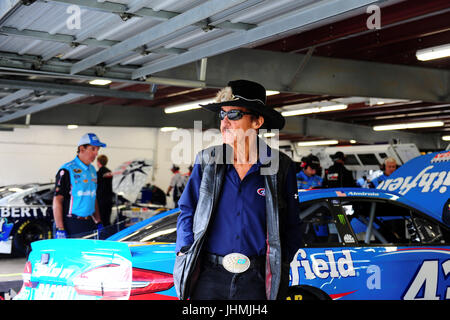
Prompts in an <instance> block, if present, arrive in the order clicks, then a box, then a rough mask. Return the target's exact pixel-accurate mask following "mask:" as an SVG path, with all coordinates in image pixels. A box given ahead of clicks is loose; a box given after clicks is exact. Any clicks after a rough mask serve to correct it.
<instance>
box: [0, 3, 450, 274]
mask: <svg viewBox="0 0 450 320" xmlns="http://www.w3.org/2000/svg"><path fill="white" fill-rule="evenodd" d="M449 21H450V3H449V1H448V0H430V1H421V0H403V1H402V0H383V1H373V0H331V1H314V0H276V1H275V0H246V1H244V0H229V1H223V0H211V1H204V0H177V1H173V0H106V1H105V0H93V1H89V0H2V1H1V2H0V145H1V151H0V166H2V167H3V168H7V170H2V171H3V172H2V174H1V175H0V185H8V184H15V183H30V182H49V181H54V175H55V173H56V170H57V169H58V167H59V166H60V165H61V164H62V163H64V162H66V161H69V160H70V159H72V158H73V156H74V155H75V151H76V148H75V145H76V143H77V142H78V139H79V138H80V137H81V136H82V135H83V134H84V133H86V132H95V133H97V134H98V136H99V137H100V139H101V140H102V141H105V142H106V143H107V144H108V148H106V149H104V150H102V151H101V153H104V154H106V155H108V157H109V158H110V165H109V167H111V169H113V168H115V167H116V166H117V165H119V164H120V163H122V162H123V161H126V160H130V159H132V158H136V157H146V158H150V159H152V160H153V162H154V171H153V172H152V178H151V181H152V183H156V184H157V185H158V186H160V187H161V188H162V189H163V190H165V189H167V186H168V184H169V181H170V171H169V169H170V167H171V166H172V161H171V159H172V158H171V155H172V154H171V152H172V150H173V148H174V146H176V145H177V141H173V139H172V138H173V137H172V133H173V132H174V131H170V130H171V129H173V128H178V129H185V130H193V128H194V121H201V124H202V126H201V130H203V131H205V130H208V129H214V128H217V127H218V125H219V121H218V119H217V117H216V116H215V115H212V114H211V113H209V112H206V111H204V110H202V109H200V108H199V107H198V103H199V102H204V101H207V100H211V99H213V98H214V97H215V95H216V93H217V91H218V89H219V88H222V87H224V86H226V85H227V83H228V81H230V80H233V79H249V80H253V81H257V82H259V83H261V84H263V85H264V86H265V87H266V89H268V90H271V91H273V92H272V93H273V94H272V95H270V96H269V95H268V98H267V104H268V105H269V106H271V107H273V108H276V109H277V110H278V111H280V112H285V115H286V126H285V128H284V129H283V130H282V131H280V132H279V135H278V136H276V138H278V139H279V141H280V143H281V144H284V145H296V144H297V143H299V142H313V141H316V142H317V141H323V140H330V139H333V140H335V141H336V142H335V144H334V145H333V146H335V147H342V148H343V150H345V149H344V148H345V147H348V146H370V145H378V144H394V143H411V144H415V145H416V146H417V148H418V149H419V150H420V151H421V152H423V153H426V152H433V151H438V150H445V149H446V148H447V149H448V145H449V142H448V141H450V58H448V57H447V58H440V59H433V60H426V61H422V60H419V59H418V56H417V53H418V51H419V52H421V51H426V50H427V49H429V48H435V47H444V49H445V48H447V51H449V50H450V49H449V46H450V25H449V23H448V22H449ZM93 81H96V82H93ZM102 81H103V82H102ZM186 105H193V106H192V107H191V109H190V110H187V111H184V112H174V113H170V109H166V108H171V107H172V108H173V107H180V106H186ZM333 107H335V108H333ZM172 110H173V109H172ZM291 115H292V116H291ZM417 123H419V125H417ZM424 123H426V124H425V125H426V127H420V124H424ZM394 124H395V125H397V124H401V125H408V124H409V125H410V128H407V129H405V130H380V131H379V130H374V127H379V126H385V125H394ZM189 132H192V131H189ZM200 147H201V146H200ZM194 154H195V153H194V152H192V154H191V159H192V160H193V158H192V157H193V155H194ZM192 160H190V161H192ZM189 164H190V162H189V161H186V162H185V163H181V164H180V166H181V168H182V171H186V169H187V167H188V165H189ZM18 268H19V271H18V272H20V271H21V270H22V269H23V261H22V260H20V262H19V267H18ZM5 270H6V269H5ZM6 271H8V272H15V271H14V270H12V269H11V270H9V269H8V270H6ZM17 278H20V276H17Z"/></svg>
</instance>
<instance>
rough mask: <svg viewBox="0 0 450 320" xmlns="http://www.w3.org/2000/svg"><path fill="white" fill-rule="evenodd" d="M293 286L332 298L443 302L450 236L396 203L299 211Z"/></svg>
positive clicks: (331, 204)
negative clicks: (300, 239)
mask: <svg viewBox="0 0 450 320" xmlns="http://www.w3.org/2000/svg"><path fill="white" fill-rule="evenodd" d="M300 215H301V219H302V221H303V224H302V233H303V234H304V239H303V242H304V243H303V245H302V247H301V248H299V250H298V252H297V254H296V256H295V258H294V260H293V261H292V263H291V285H292V286H305V285H306V286H311V287H314V288H317V289H319V290H321V291H323V292H325V293H326V294H327V295H328V296H330V297H331V298H333V299H349V300H356V299H364V300H372V299H389V300H390V299H446V298H447V299H448V298H449V296H448V293H447V287H449V279H450V277H448V276H449V275H450V270H449V269H450V268H449V254H450V247H449V246H448V244H449V233H448V230H447V229H445V228H444V227H443V226H441V225H439V224H438V223H437V222H435V221H432V220H431V219H430V218H429V217H425V216H424V215H423V214H421V213H420V212H417V211H415V210H414V209H412V208H408V207H405V206H401V205H399V204H397V203H395V202H393V201H387V200H380V199H373V198H372V199H370V198H351V197H348V198H347V197H340V198H336V199H333V198H331V199H326V200H320V201H313V202H308V203H304V204H302V205H301V213H300Z"/></svg>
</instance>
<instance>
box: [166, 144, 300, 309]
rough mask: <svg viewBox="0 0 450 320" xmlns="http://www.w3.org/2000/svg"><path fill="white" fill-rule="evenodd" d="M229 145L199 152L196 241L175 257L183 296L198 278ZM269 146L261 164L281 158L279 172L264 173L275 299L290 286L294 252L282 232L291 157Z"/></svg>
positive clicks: (270, 292)
mask: <svg viewBox="0 0 450 320" xmlns="http://www.w3.org/2000/svg"><path fill="white" fill-rule="evenodd" d="M226 148H227V145H223V146H214V147H210V148H208V149H205V150H203V151H202V152H200V153H199V155H197V161H200V162H201V166H202V172H203V174H202V181H201V184H200V190H199V199H198V202H197V207H196V210H195V214H194V219H193V234H194V242H193V243H192V245H191V247H190V248H189V249H188V250H187V251H186V252H185V254H184V255H181V256H177V257H176V261H175V266H174V272H173V275H174V283H175V288H176V291H177V295H178V297H179V298H180V299H187V298H189V295H190V291H191V289H192V288H193V285H194V283H195V281H196V279H197V278H198V273H199V258H200V253H201V250H202V246H203V243H204V239H205V234H206V233H207V230H208V225H209V222H210V220H211V216H212V214H213V213H214V208H215V206H216V204H217V201H218V198H219V195H220V191H221V188H222V184H223V178H224V175H225V170H226V165H224V163H225V162H224V161H223V160H224V159H225V158H224V156H225V154H228V151H225V150H226ZM270 150H271V156H270V157H268V158H266V159H262V158H261V157H260V162H261V164H262V166H261V168H263V167H265V168H272V167H271V166H270V164H271V163H270V161H272V160H273V161H275V160H276V157H278V161H279V165H278V168H279V169H278V170H277V171H276V172H275V171H273V172H272V174H268V175H264V184H265V190H266V192H265V194H266V197H265V198H266V217H267V228H268V230H267V231H268V232H267V234H268V239H267V243H268V248H267V254H266V296H267V299H269V300H275V299H277V297H279V296H280V293H281V292H283V293H284V290H285V289H287V286H288V283H289V263H290V260H291V259H292V256H293V255H292V254H285V253H284V252H285V250H282V247H283V242H284V239H285V238H286V237H288V236H289V235H286V233H284V232H283V231H284V226H285V223H284V221H285V217H286V215H287V204H286V200H285V199H286V194H284V193H283V189H284V187H283V186H284V185H285V181H286V176H287V172H288V168H289V166H290V165H292V161H291V159H290V158H289V157H288V156H287V155H285V154H284V153H282V152H279V151H278V150H274V149H270ZM274 159H275V160H274ZM297 216H298V214H297ZM282 251H283V252H282ZM280 288H282V289H283V290H280Z"/></svg>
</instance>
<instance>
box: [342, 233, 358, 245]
mask: <svg viewBox="0 0 450 320" xmlns="http://www.w3.org/2000/svg"><path fill="white" fill-rule="evenodd" d="M344 242H345V243H355V242H356V241H355V238H353V236H352V235H351V234H348V233H347V234H345V235H344Z"/></svg>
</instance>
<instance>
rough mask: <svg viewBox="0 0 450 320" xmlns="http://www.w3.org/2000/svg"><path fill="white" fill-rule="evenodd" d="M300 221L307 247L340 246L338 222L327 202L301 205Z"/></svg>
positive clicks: (304, 242)
mask: <svg viewBox="0 0 450 320" xmlns="http://www.w3.org/2000/svg"><path fill="white" fill-rule="evenodd" d="M300 220H301V221H302V226H301V232H302V235H303V237H302V238H303V244H304V245H305V246H311V245H313V246H314V245H327V246H329V245H330V244H332V243H336V244H340V242H341V238H340V236H339V233H338V230H337V228H336V220H335V219H334V218H333V215H332V214H331V210H330V207H329V205H328V203H327V202H326V201H319V202H313V203H305V204H301V206H300Z"/></svg>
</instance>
